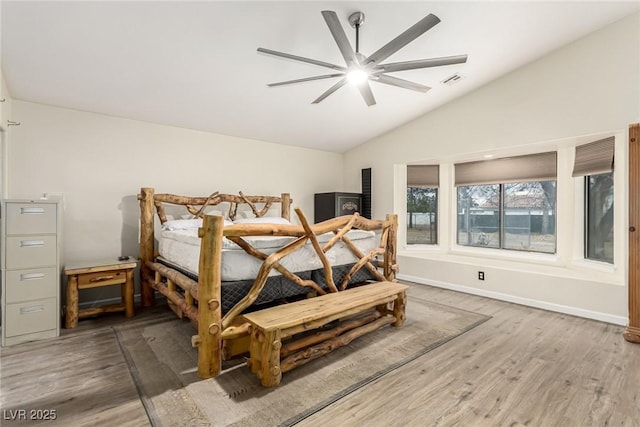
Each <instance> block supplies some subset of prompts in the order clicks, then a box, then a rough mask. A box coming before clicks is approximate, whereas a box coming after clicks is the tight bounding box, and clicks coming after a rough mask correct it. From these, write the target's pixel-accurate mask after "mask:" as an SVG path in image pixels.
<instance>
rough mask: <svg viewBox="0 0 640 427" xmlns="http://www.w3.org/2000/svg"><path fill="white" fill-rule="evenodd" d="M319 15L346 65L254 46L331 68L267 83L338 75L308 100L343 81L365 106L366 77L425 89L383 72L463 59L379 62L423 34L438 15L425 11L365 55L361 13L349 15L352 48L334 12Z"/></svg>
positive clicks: (368, 92) (462, 58) (370, 101)
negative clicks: (352, 87)
mask: <svg viewBox="0 0 640 427" xmlns="http://www.w3.org/2000/svg"><path fill="white" fill-rule="evenodd" d="M322 16H323V17H324V20H325V21H326V23H327V26H328V27H329V31H331V34H332V35H333V38H334V40H335V41H336V43H337V44H338V48H339V49H340V53H342V57H343V58H344V60H345V63H346V66H341V65H335V64H331V63H328V62H324V61H319V60H316V59H311V58H305V57H303V56H297V55H291V54H289V53H284V52H278V51H275V50H271V49H265V48H262V47H259V48H258V52H261V53H265V54H268V55H273V56H278V57H281V58H286V59H293V60H294V61H301V62H306V63H308V64H313V65H318V66H320V67H325V68H330V69H332V70H335V71H336V72H335V73H332V74H325V75H321V76H313V77H306V78H302V79H295V80H287V81H283V82H278V83H270V84H268V85H267V86H270V87H275V86H284V85H289V84H294V83H302V82H308V81H313V80H323V79H331V78H337V77H340V80H338V82H337V83H336V84H334V85H333V86H331V87H330V88H329V89H328V90H327V91H326V92H324V93H323V94H322V95H320V96H319V97H318V98H316V99H315V100H314V101H313V102H312V104H318V103H320V102H321V101H322V100H324V99H325V98H326V97H328V96H329V95H331V94H332V93H334V92H335V91H337V90H338V89H340V88H341V87H342V86H344V85H345V84H346V83H347V82H352V83H354V84H355V85H356V86H357V87H358V89H359V90H360V93H361V94H362V97H363V98H364V100H365V102H366V103H367V105H368V106H372V105H375V103H376V100H375V98H374V97H373V92H371V86H370V85H369V81H375V82H378V83H384V84H387V85H391V86H397V87H401V88H405V89H410V90H415V91H418V92H426V91H428V90H429V89H431V88H430V87H428V86H424V85H421V84H419V83H414V82H410V81H408V80H403V79H400V78H397V77H393V76H390V75H388V74H386V73H392V72H395V71H404V70H415V69H419V68H429V67H439V66H442V65H451V64H460V63H464V62H466V61H467V55H456V56H446V57H440V58H429V59H418V60H414V61H403V62H392V63H387V64H383V63H382V62H383V61H384V60H385V59H387V58H388V57H390V56H391V55H393V54H394V53H396V52H397V51H399V50H400V49H402V48H403V47H404V46H406V45H407V44H409V43H410V42H412V41H413V40H415V39H417V38H418V37H419V36H421V35H422V34H424V33H425V32H426V31H427V30H429V29H431V28H433V27H434V26H435V25H436V24H437V23H438V22H440V19H439V18H438V17H437V16H435V15H433V14H429V15H427V16H425V17H424V18H422V19H421V20H420V21H418V22H417V23H415V24H414V25H413V26H411V27H410V28H408V29H407V30H406V31H404V32H403V33H402V34H400V35H399V36H398V37H396V38H395V39H393V40H391V41H390V42H389V43H387V44H386V45H384V46H382V47H381V48H380V49H378V50H377V51H375V52H374V53H372V54H371V55H369V56H364V55H363V54H362V53H360V46H359V45H360V34H359V32H360V26H361V25H362V24H363V23H364V13H362V12H355V13H353V14H351V15H350V16H349V24H351V26H352V27H353V28H355V30H356V43H355V44H356V46H355V47H356V48H355V51H354V50H353V48H352V47H351V44H350V43H349V40H348V39H347V35H346V34H345V32H344V30H343V28H342V25H341V24H340V21H339V20H338V15H337V14H336V13H335V12H334V11H331V10H323V11H322Z"/></svg>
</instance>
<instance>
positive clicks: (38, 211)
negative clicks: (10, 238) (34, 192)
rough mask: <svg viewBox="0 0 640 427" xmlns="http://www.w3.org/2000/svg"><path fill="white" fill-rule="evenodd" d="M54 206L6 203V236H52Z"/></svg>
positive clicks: (53, 231) (54, 226)
mask: <svg viewBox="0 0 640 427" xmlns="http://www.w3.org/2000/svg"><path fill="white" fill-rule="evenodd" d="M56 221H57V218H56V205H55V204H50V203H7V234H49V233H51V234H53V233H55V232H56V224H57V222H56Z"/></svg>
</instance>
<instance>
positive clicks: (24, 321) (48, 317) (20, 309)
mask: <svg viewBox="0 0 640 427" xmlns="http://www.w3.org/2000/svg"><path fill="white" fill-rule="evenodd" d="M57 301H58V300H57V298H47V299H42V300H38V301H31V302H24V303H18V304H7V305H6V311H7V314H6V321H7V323H6V325H2V327H3V328H5V329H6V332H5V335H6V336H7V337H14V336H17V335H25V334H30V333H33V332H41V331H46V330H49V329H56V328H57V327H58V304H57Z"/></svg>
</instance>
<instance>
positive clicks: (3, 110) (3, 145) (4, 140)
mask: <svg viewBox="0 0 640 427" xmlns="http://www.w3.org/2000/svg"><path fill="white" fill-rule="evenodd" d="M0 101H1V102H0V198H1V197H2V195H3V194H6V193H7V173H6V172H7V144H8V141H9V134H10V133H11V130H12V128H14V126H7V124H8V122H7V121H8V120H12V119H11V117H12V115H11V106H12V99H11V94H10V93H9V88H7V84H6V82H5V81H4V75H3V74H2V68H1V66H0Z"/></svg>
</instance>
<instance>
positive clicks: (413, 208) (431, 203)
mask: <svg viewBox="0 0 640 427" xmlns="http://www.w3.org/2000/svg"><path fill="white" fill-rule="evenodd" d="M437 212H438V189H437V188H425V187H407V244H408V245H416V244H422V245H435V244H437V243H438V216H437Z"/></svg>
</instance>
